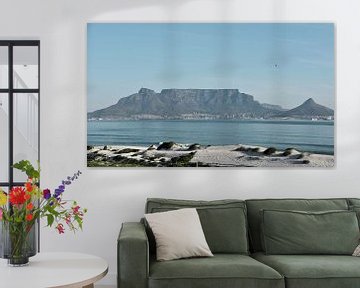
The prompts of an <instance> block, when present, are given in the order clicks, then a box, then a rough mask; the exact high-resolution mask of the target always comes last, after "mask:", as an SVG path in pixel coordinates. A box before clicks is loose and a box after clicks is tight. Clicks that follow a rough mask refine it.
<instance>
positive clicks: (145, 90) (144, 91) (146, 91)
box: [138, 88, 155, 94]
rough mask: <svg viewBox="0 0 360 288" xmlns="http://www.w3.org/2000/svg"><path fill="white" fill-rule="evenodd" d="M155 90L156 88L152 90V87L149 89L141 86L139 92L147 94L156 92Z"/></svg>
mask: <svg viewBox="0 0 360 288" xmlns="http://www.w3.org/2000/svg"><path fill="white" fill-rule="evenodd" d="M154 92H155V91H154V90H151V89H148V88H141V89H140V90H139V92H138V93H139V94H146V93H154Z"/></svg>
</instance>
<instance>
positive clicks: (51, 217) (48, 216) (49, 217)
mask: <svg viewBox="0 0 360 288" xmlns="http://www.w3.org/2000/svg"><path fill="white" fill-rule="evenodd" d="M54 219H55V218H54V216H53V215H51V214H48V215H47V224H48V226H50V227H51V225H52V224H53V223H54Z"/></svg>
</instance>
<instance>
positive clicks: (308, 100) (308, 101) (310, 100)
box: [304, 98, 316, 104]
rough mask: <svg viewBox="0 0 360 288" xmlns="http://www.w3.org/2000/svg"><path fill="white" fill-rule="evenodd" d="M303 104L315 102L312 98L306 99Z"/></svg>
mask: <svg viewBox="0 0 360 288" xmlns="http://www.w3.org/2000/svg"><path fill="white" fill-rule="evenodd" d="M304 104H316V103H315V101H314V99H313V98H309V99H307V100H306V101H305V102H304Z"/></svg>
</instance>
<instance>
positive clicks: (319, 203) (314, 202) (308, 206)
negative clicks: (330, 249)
mask: <svg viewBox="0 0 360 288" xmlns="http://www.w3.org/2000/svg"><path fill="white" fill-rule="evenodd" d="M246 208H247V213H248V218H247V220H248V223H249V235H250V246H251V250H252V251H253V252H259V251H263V250H262V246H261V229H260V226H261V225H260V224H261V213H260V212H261V210H265V209H270V210H271V209H272V210H297V211H330V210H348V204H347V200H346V199H254V200H246Z"/></svg>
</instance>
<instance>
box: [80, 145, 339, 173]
mask: <svg viewBox="0 0 360 288" xmlns="http://www.w3.org/2000/svg"><path fill="white" fill-rule="evenodd" d="M334 158H335V157H334V155H329V154H316V153H310V152H302V151H298V150H296V149H294V148H291V147H289V148H286V149H283V150H278V149H276V148H274V147H262V146H255V145H243V144H234V145H216V146H215V145H214V146H210V145H207V146H203V145H200V144H196V143H194V144H181V143H175V142H160V143H159V144H153V145H150V146H146V147H145V146H136V145H105V146H103V145H101V146H92V145H89V146H88V147H87V164H88V165H87V166H88V167H322V168H327V167H330V168H331V167H334V164H335V162H334Z"/></svg>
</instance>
